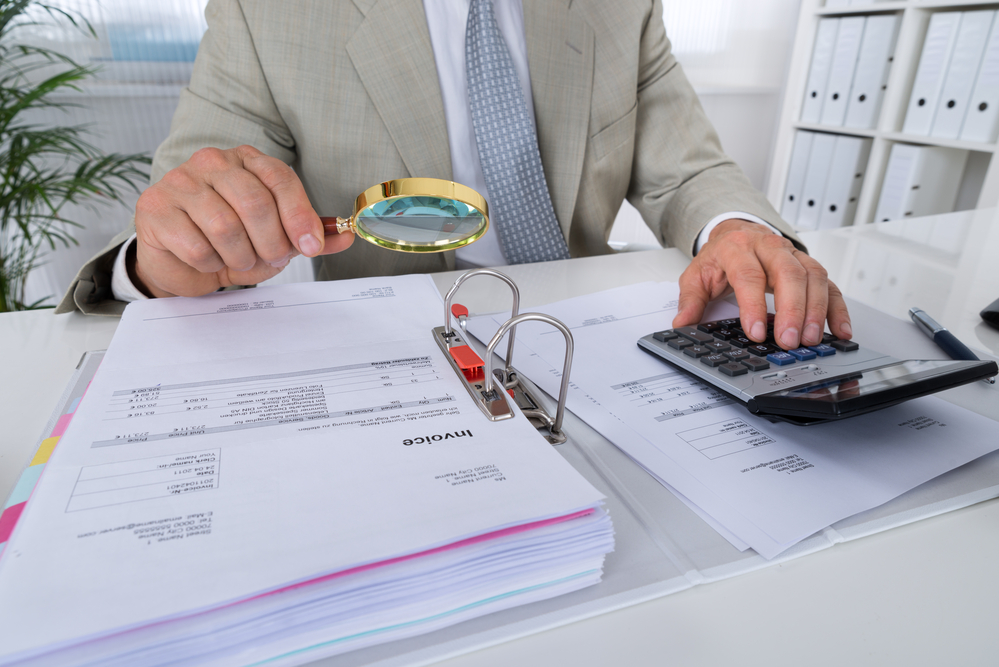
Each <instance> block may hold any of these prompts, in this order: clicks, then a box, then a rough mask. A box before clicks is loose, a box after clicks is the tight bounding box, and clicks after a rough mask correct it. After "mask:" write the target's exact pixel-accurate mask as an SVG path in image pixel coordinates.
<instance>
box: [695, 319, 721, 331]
mask: <svg viewBox="0 0 999 667" xmlns="http://www.w3.org/2000/svg"><path fill="white" fill-rule="evenodd" d="M721 328H722V325H721V324H719V323H718V322H702V323H701V324H698V325H697V330H698V331H703V332H704V333H706V334H709V333H714V332H716V331H718V330H719V329H721Z"/></svg>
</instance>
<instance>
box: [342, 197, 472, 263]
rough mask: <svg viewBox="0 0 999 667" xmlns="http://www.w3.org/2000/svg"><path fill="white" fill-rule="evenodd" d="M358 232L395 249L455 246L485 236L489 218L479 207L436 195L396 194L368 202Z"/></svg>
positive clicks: (359, 217) (359, 218)
mask: <svg viewBox="0 0 999 667" xmlns="http://www.w3.org/2000/svg"><path fill="white" fill-rule="evenodd" d="M354 224H355V225H356V228H357V233H358V234H360V235H361V236H363V237H364V238H365V239H367V240H368V241H371V242H372V243H375V244H377V245H380V246H382V247H385V248H391V249H393V250H406V251H409V252H439V251H441V250H452V249H454V248H460V247H462V246H464V245H468V244H469V243H471V242H473V241H475V240H476V239H478V238H479V237H480V236H482V234H483V232H484V231H485V229H486V227H487V226H488V224H489V223H488V221H487V219H486V217H485V216H484V215H483V214H482V212H481V211H479V210H478V209H476V208H474V207H472V206H469V205H468V204H466V203H465V202H462V201H459V200H457V199H450V198H447V197H436V196H427V195H420V196H407V197H393V198H390V199H384V200H382V201H378V202H375V203H373V204H370V205H369V206H366V207H365V208H363V209H362V210H361V211H359V212H358V213H357V215H356V216H355V217H354Z"/></svg>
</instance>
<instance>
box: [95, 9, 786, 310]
mask: <svg viewBox="0 0 999 667" xmlns="http://www.w3.org/2000/svg"><path fill="white" fill-rule="evenodd" d="M521 2H522V0H493V11H494V12H495V14H496V23H497V24H498V25H499V30H500V33H501V34H502V35H503V39H504V40H505V41H506V44H507V48H508V49H509V50H510V56H511V58H512V59H513V66H514V68H515V69H516V70H517V76H518V77H519V78H520V85H521V88H522V89H523V91H524V101H525V102H526V104H527V110H528V112H529V114H530V116H531V122H532V123H534V122H535V121H534V97H533V96H532V95H531V73H530V71H529V70H528V66H527V38H526V36H525V33H524V8H523V5H522V4H521ZM470 5H471V0H423V10H424V12H425V13H426V15H427V27H428V28H429V29H430V43H431V46H432V47H433V51H434V62H435V63H436V65H437V79H438V81H439V82H440V88H441V98H442V99H443V102H444V117H445V119H446V121H447V138H448V142H449V144H450V148H451V172H452V179H453V180H454V181H456V182H458V183H461V184H462V185H467V186H468V187H470V188H472V189H473V190H475V191H476V192H478V193H479V194H481V195H482V196H483V197H485V198H486V201H489V192H488V188H486V179H485V177H484V176H483V175H482V166H481V165H480V164H479V149H478V146H477V145H476V143H475V130H474V129H473V127H472V110H471V108H470V107H469V104H468V84H467V81H466V78H465V25H466V23H467V22H468V10H469V6H470ZM729 218H741V219H743V220H749V221H750V222H756V223H759V224H762V225H766V227H767V228H769V229H770V230H771V231H772V232H773V233H774V234H779V233H780V232H778V231H777V230H776V229H775V228H773V227H772V226H770V225H769V224H767V223H766V222H764V221H763V220H761V219H760V218H758V217H756V216H754V215H750V214H748V213H742V212H739V211H731V212H728V213H723V214H722V215H719V216H716V217H715V218H714V219H712V220H709V221H708V224H707V225H705V227H704V229H702V230H701V233H700V235H699V236H698V237H697V243H696V244H695V246H694V248H693V251H694V254H697V253H698V252H699V251H700V249H701V247H702V246H703V245H704V244H705V243H706V242H707V240H708V235H709V234H710V233H711V230H713V229H714V228H715V226H717V225H718V223H720V222H722V221H724V220H728V219H729ZM134 239H135V237H134V236H133V237H132V238H131V239H129V240H128V241H127V242H126V243H125V244H124V245H123V246H122V248H121V251H120V252H119V253H118V258H117V261H116V262H115V266H114V271H113V273H112V276H111V290H112V292H113V293H114V297H115V298H116V299H118V300H119V301H135V300H137V299H144V298H146V296H145V295H144V294H142V292H140V291H139V290H138V289H137V288H136V287H135V286H134V285H132V283H131V281H130V280H129V278H128V272H127V271H126V270H125V254H126V252H127V250H128V247H129V245H130V244H131V243H132V242H133V240H134ZM456 263H457V267H458V268H459V269H464V268H474V267H479V266H504V265H506V264H508V262H507V261H506V258H505V257H504V256H503V250H502V248H501V247H500V243H499V237H498V236H497V235H496V230H495V228H494V227H493V226H490V228H489V230H488V231H487V232H486V234H485V235H484V236H483V237H482V238H481V239H479V240H478V241H476V242H475V243H473V244H471V245H468V246H465V247H463V248H459V249H458V250H457V251H456Z"/></svg>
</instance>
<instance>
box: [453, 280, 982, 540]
mask: <svg viewBox="0 0 999 667" xmlns="http://www.w3.org/2000/svg"><path fill="white" fill-rule="evenodd" d="M678 297H679V287H678V286H677V285H676V284H675V283H660V284H657V283H643V284H640V285H632V286H628V287H622V288H618V289H614V290H608V291H606V292H601V293H597V294H592V295H587V296H582V297H578V298H574V299H568V300H565V301H562V302H559V303H555V304H550V305H548V306H545V307H541V308H538V309H537V310H539V311H540V312H544V313H547V314H549V315H552V316H553V317H555V318H557V319H559V320H561V321H562V322H563V323H564V324H566V326H568V327H569V328H570V329H571V331H572V335H573V339H574V343H575V355H574V362H573V366H572V376H571V380H572V382H571V388H570V395H569V400H568V407H569V408H570V409H571V410H572V411H573V412H575V413H576V414H577V415H579V416H580V417H581V418H582V419H583V420H585V421H587V422H588V423H589V424H590V425H591V426H593V427H594V428H595V429H596V430H598V431H601V432H602V433H603V434H604V435H605V436H606V437H607V438H608V439H609V440H611V441H612V442H614V443H615V444H616V445H617V446H618V447H620V448H621V449H622V450H623V451H624V452H626V453H627V454H628V455H629V456H631V457H632V458H633V459H635V460H636V461H638V462H639V463H640V464H641V465H642V466H644V467H645V468H646V469H647V470H649V472H651V473H652V474H653V475H655V476H656V477H657V478H659V479H660V480H661V481H663V482H664V483H666V484H667V485H668V486H669V487H670V488H671V489H673V490H675V492H678V493H679V494H680V495H681V497H683V498H685V499H686V500H687V501H689V502H690V503H692V504H693V505H696V506H697V508H699V509H700V510H701V511H702V512H703V513H706V514H708V515H710V516H711V517H712V518H713V519H714V521H715V522H716V523H717V524H721V525H722V526H723V527H724V528H725V529H727V531H730V532H731V533H732V534H734V535H735V537H736V538H737V540H731V538H730V540H731V541H733V544H735V545H736V546H740V545H739V542H740V541H742V542H745V543H746V544H748V545H749V546H751V547H752V548H753V549H755V550H756V551H757V552H758V553H760V554H761V555H763V556H764V557H766V558H773V557H774V556H776V555H777V554H779V553H781V552H782V551H784V550H786V549H787V548H789V547H790V546H792V545H793V544H795V543H796V542H798V541H800V540H802V539H804V538H806V537H808V536H809V535H811V534H813V533H815V532H817V531H819V530H822V529H823V528H825V527H827V526H829V525H831V524H832V523H834V522H836V521H838V520H840V519H843V518H845V517H848V516H852V515H853V514H856V513H858V512H861V511H863V510H866V509H870V508H872V507H876V506H878V505H881V504H883V503H885V502H887V501H888V500H890V499H892V498H895V497H896V496H899V495H901V494H902V493H904V492H906V491H908V490H909V489H912V488H914V487H915V486H918V485H919V484H922V483H923V482H926V481H928V480H930V479H932V478H934V477H936V476H938V475H941V474H943V473H944V472H947V471H948V470H951V469H953V468H956V467H958V466H960V465H962V464H964V463H967V462H969V461H972V460H974V459H976V458H978V457H980V456H983V455H984V454H987V453H989V452H991V451H993V450H995V449H997V448H999V441H997V440H996V439H995V438H994V437H992V436H991V434H992V432H993V430H994V426H995V424H994V422H992V421H990V420H987V419H985V418H984V417H981V416H979V415H977V414H974V413H972V412H970V411H967V410H964V409H962V408H959V407H957V406H954V405H951V404H950V403H947V402H945V401H942V400H940V399H938V398H935V397H926V398H922V399H917V400H913V401H909V402H907V403H903V404H901V405H897V406H894V407H892V408H887V409H885V410H881V411H878V412H875V413H872V414H869V415H864V416H860V417H854V418H851V419H848V420H845V421H843V422H839V423H830V424H823V425H818V426H813V427H804V428H803V427H800V426H794V425H790V424H773V423H770V422H768V421H766V420H764V419H761V418H758V417H755V416H753V415H752V414H750V413H749V411H748V410H746V408H745V407H743V406H742V405H741V404H738V403H737V402H736V401H734V400H733V399H731V398H730V397H728V396H727V395H726V394H724V393H722V392H720V391H718V390H715V389H714V388H712V387H709V386H707V385H705V384H703V383H702V382H700V381H699V380H697V379H695V378H694V377H693V376H690V375H687V374H685V373H682V372H680V371H679V370H677V369H676V368H675V367H673V366H671V365H669V364H668V363H666V362H665V361H662V360H660V359H657V358H655V357H653V356H651V355H649V354H647V353H645V352H643V351H642V350H641V349H640V348H639V347H638V345H637V340H638V339H639V338H641V337H642V336H645V335H648V334H650V333H652V332H654V331H660V330H663V329H668V328H670V327H671V322H672V320H673V317H674V315H675V314H676V306H677V299H678ZM726 308H727V310H726ZM736 312H737V311H735V310H734V306H732V305H731V304H725V303H724V302H722V303H721V304H720V305H716V310H715V311H714V312H713V313H709V314H708V315H706V316H705V320H711V319H718V318H723V317H729V316H732V315H734V314H735V313H736ZM505 317H506V316H505V315H502V314H501V315H496V316H482V317H478V318H473V319H472V320H470V321H469V322H468V329H469V331H470V332H472V333H473V334H474V335H475V336H476V337H477V338H479V339H480V340H489V338H490V337H491V336H492V334H493V333H494V332H495V330H496V327H497V323H498V322H502V321H503V319H505ZM516 340H517V347H516V349H515V351H514V360H513V365H514V367H515V368H517V369H518V370H519V371H520V372H521V373H523V374H524V375H526V376H527V377H528V378H530V379H531V380H533V381H534V382H535V383H537V384H538V385H539V386H541V387H542V388H543V389H544V390H545V391H547V392H548V393H549V394H550V395H552V396H557V395H558V390H559V382H560V379H561V378H560V375H561V368H562V359H563V355H564V343H563V338H562V335H561V334H559V333H558V332H557V331H555V330H554V329H551V328H547V327H545V326H543V325H537V324H534V323H531V322H527V323H525V324H522V325H519V326H518V327H517V335H516ZM505 345H506V344H505V342H504V343H502V344H501V345H500V346H499V347H498V348H497V349H501V350H504V351H505V350H506V347H505ZM722 534H727V533H726V531H722Z"/></svg>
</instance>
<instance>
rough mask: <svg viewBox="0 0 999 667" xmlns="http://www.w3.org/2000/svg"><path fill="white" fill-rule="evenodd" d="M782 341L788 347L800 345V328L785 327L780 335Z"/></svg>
mask: <svg viewBox="0 0 999 667" xmlns="http://www.w3.org/2000/svg"><path fill="white" fill-rule="evenodd" d="M780 342H781V343H783V345H784V347H786V348H788V349H791V348H794V347H798V330H797V329H784V333H782V334H781V336H780Z"/></svg>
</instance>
